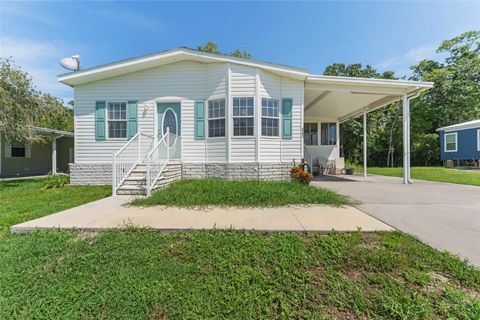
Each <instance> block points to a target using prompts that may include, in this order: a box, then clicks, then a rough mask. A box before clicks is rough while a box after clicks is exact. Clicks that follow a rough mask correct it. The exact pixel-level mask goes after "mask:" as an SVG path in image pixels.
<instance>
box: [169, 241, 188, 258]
mask: <svg viewBox="0 0 480 320" xmlns="http://www.w3.org/2000/svg"><path fill="white" fill-rule="evenodd" d="M191 247H192V244H191V243H190V242H188V241H185V240H178V241H177V242H175V243H171V244H169V245H168V246H167V254H168V256H169V257H170V258H172V259H173V260H175V261H177V262H186V260H185V253H186V252H189V251H190V250H191Z"/></svg>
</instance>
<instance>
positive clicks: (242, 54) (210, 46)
mask: <svg viewBox="0 0 480 320" xmlns="http://www.w3.org/2000/svg"><path fill="white" fill-rule="evenodd" d="M197 50H199V51H204V52H210V53H220V54H222V52H221V51H220V50H219V49H218V45H217V44H216V43H215V42H213V41H208V42H207V43H205V44H204V45H198V46H197ZM223 54H228V55H231V56H234V57H237V58H243V59H252V58H253V57H252V55H251V54H250V53H248V52H247V51H245V50H244V49H238V48H237V49H235V50H233V51H232V52H231V53H223Z"/></svg>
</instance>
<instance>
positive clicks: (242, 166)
mask: <svg viewBox="0 0 480 320" xmlns="http://www.w3.org/2000/svg"><path fill="white" fill-rule="evenodd" d="M291 167H292V164H291V163H290V162H272V163H270V162H244V163H236V162H233V163H232V162H231V163H221V162H218V163H216V162H212V163H196V162H183V163H182V178H183V179H201V178H221V179H232V180H233V179H259V180H288V179H289V178H290V169H291Z"/></svg>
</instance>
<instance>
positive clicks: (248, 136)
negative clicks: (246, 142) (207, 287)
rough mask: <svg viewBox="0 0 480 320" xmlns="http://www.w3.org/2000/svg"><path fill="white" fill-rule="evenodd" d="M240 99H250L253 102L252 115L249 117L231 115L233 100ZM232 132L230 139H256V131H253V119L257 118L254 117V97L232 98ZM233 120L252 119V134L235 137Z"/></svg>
mask: <svg viewBox="0 0 480 320" xmlns="http://www.w3.org/2000/svg"><path fill="white" fill-rule="evenodd" d="M236 98H237V99H241V98H246V99H248V98H252V101H253V115H251V116H235V115H234V114H233V109H234V106H233V100H235V99H236ZM231 118H232V131H231V133H232V134H231V137H232V139H243V138H254V137H256V132H255V131H256V130H255V122H256V121H255V119H257V117H256V116H255V97H254V96H233V97H232V117H231ZM235 118H239V119H249V118H252V119H253V134H251V135H240V136H236V135H235V121H234V120H235Z"/></svg>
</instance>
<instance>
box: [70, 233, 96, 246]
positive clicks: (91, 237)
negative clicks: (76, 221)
mask: <svg viewBox="0 0 480 320" xmlns="http://www.w3.org/2000/svg"><path fill="white" fill-rule="evenodd" d="M98 234H99V233H98V232H95V231H80V232H77V234H76V235H75V237H74V238H73V241H75V242H77V241H84V242H86V243H88V244H94V243H95V241H96V238H97V237H98Z"/></svg>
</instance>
